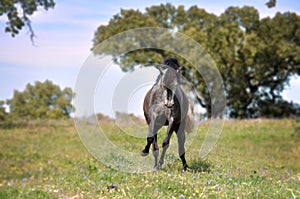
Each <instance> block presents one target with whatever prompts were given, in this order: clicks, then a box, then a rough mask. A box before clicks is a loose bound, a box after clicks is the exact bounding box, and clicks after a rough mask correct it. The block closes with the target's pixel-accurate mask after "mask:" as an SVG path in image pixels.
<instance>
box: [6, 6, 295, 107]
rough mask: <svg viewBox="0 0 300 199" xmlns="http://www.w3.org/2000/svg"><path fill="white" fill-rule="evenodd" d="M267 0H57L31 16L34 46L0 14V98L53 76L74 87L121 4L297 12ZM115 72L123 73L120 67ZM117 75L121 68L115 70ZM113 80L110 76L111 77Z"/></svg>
mask: <svg viewBox="0 0 300 199" xmlns="http://www.w3.org/2000/svg"><path fill="white" fill-rule="evenodd" d="M266 1H267V0H247V1H243V0H231V1H224V0H214V1H208V0H205V1H199V0H198V1H183V0H169V1H149V0H147V1H146V0H139V1H138V0H132V1H130V0H129V1H121V0H117V1H115V0H112V1H105V2H104V1H96V0H95V1H92V0H86V1H82V0H64V1H56V6H55V8H54V9H52V10H49V11H47V12H46V11H43V10H41V11H40V12H38V13H36V14H34V16H32V18H31V19H32V21H33V23H32V26H33V28H34V31H35V33H36V35H37V37H36V38H35V44H36V45H35V46H33V45H32V44H31V42H30V39H29V34H28V30H26V29H24V30H23V31H22V32H21V33H20V34H19V35H17V36H16V37H15V38H11V36H10V35H9V34H6V33H4V26H5V20H6V18H5V17H4V16H1V17H0V44H1V45H0V81H1V84H0V100H6V99H9V98H12V96H13V91H14V90H15V89H16V90H19V91H21V90H23V89H24V88H25V86H26V84H27V83H34V82H35V81H37V80H38V81H44V80H46V79H49V80H52V81H53V82H54V83H55V84H59V85H60V86H61V87H66V86H68V87H72V88H73V87H74V85H75V82H76V77H77V75H78V73H79V70H80V68H81V66H82V64H83V63H84V61H85V60H86V59H87V57H88V56H89V54H90V48H91V47H92V39H93V36H94V32H95V30H96V29H97V27H98V26H99V25H102V24H107V23H108V21H109V19H110V18H111V17H112V16H113V15H115V14H117V13H118V12H119V11H120V8H125V9H126V8H127V9H128V8H134V9H140V10H144V9H145V8H146V7H149V6H151V5H158V4H160V3H167V2H168V3H172V4H173V5H181V4H182V5H185V7H186V8H188V7H190V6H192V5H197V6H198V7H203V8H204V9H205V10H207V11H208V12H212V13H215V14H220V13H222V12H223V11H224V10H225V9H226V8H227V7H229V6H243V5H251V6H254V7H256V8H257V9H258V10H259V13H260V16H261V17H266V16H274V14H275V13H276V12H278V11H280V12H284V11H293V12H296V13H298V14H300V4H299V1H296V0H277V6H276V7H275V8H272V9H268V8H267V7H266V6H265V2H266ZM115 71H116V72H115V73H121V72H120V71H119V70H118V69H116V70H115ZM116 76H117V77H119V76H120V74H118V75H116ZM112 80H114V79H113V78H112ZM299 90H300V78H298V79H295V78H294V79H293V80H292V81H291V84H290V87H287V88H286V90H285V91H284V93H283V95H284V97H285V98H286V99H289V100H293V101H295V102H299V103H300V92H299Z"/></svg>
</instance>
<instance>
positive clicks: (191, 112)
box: [185, 98, 195, 133]
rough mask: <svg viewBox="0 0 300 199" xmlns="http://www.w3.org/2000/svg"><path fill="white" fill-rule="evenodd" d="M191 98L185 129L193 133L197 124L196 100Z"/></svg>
mask: <svg viewBox="0 0 300 199" xmlns="http://www.w3.org/2000/svg"><path fill="white" fill-rule="evenodd" d="M188 99H189V109H188V112H187V115H186V119H185V131H186V132H187V133H191V132H192V131H193V129H194V126H195V121H194V102H193V100H192V99H191V98H188Z"/></svg>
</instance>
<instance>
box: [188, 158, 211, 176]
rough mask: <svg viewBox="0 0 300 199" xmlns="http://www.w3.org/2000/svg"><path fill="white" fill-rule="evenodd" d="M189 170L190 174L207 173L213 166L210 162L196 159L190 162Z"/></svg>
mask: <svg viewBox="0 0 300 199" xmlns="http://www.w3.org/2000/svg"><path fill="white" fill-rule="evenodd" d="M189 166H190V167H189V169H190V171H191V172H196V173H197V172H207V173H209V172H210V171H211V167H212V166H213V165H212V163H211V162H209V161H207V160H201V159H196V160H192V161H190V164H189Z"/></svg>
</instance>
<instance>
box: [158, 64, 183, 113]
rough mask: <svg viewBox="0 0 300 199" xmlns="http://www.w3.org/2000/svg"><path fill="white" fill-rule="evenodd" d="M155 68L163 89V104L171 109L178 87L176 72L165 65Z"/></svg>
mask: <svg viewBox="0 0 300 199" xmlns="http://www.w3.org/2000/svg"><path fill="white" fill-rule="evenodd" d="M157 68H158V69H159V71H160V83H161V85H162V87H163V89H164V104H165V106H166V107H167V108H172V107H173V106H174V96H175V93H176V89H177V85H178V78H177V71H176V70H174V69H173V68H171V67H169V66H166V65H160V66H158V67H157Z"/></svg>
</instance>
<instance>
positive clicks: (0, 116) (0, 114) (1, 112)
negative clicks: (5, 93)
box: [0, 100, 6, 121]
mask: <svg viewBox="0 0 300 199" xmlns="http://www.w3.org/2000/svg"><path fill="white" fill-rule="evenodd" d="M5 117H6V112H5V107H4V101H1V100H0V121H3V120H5Z"/></svg>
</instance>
